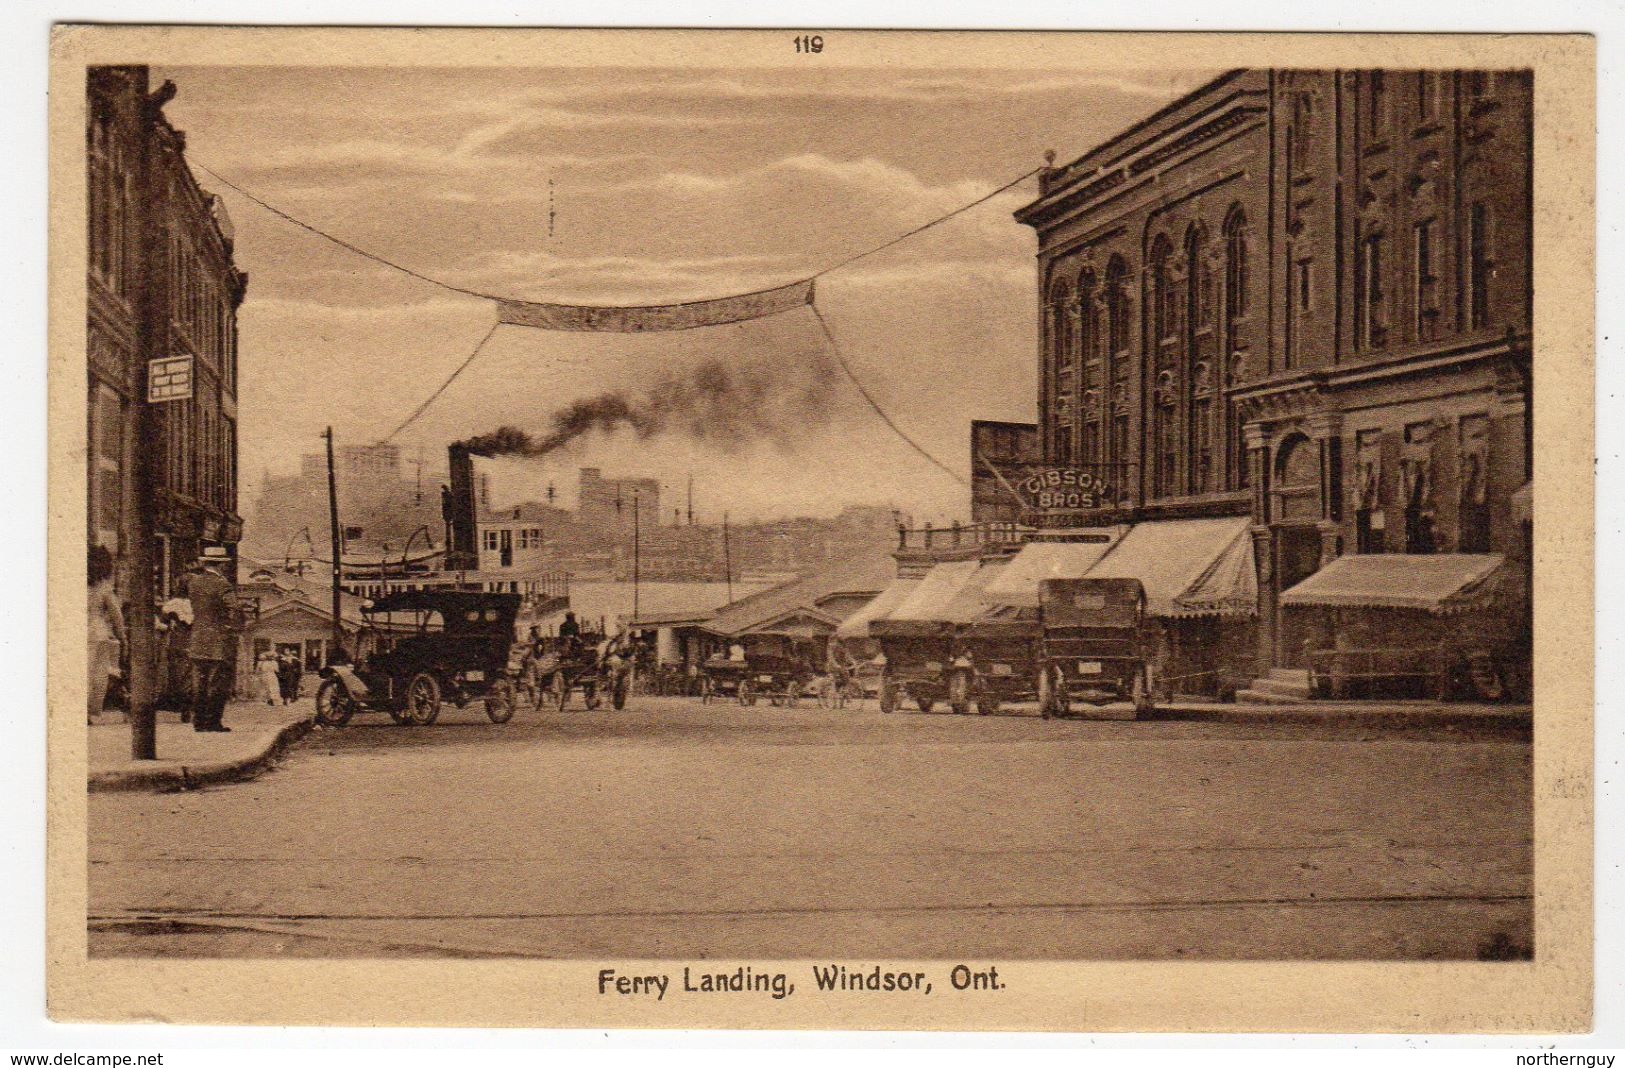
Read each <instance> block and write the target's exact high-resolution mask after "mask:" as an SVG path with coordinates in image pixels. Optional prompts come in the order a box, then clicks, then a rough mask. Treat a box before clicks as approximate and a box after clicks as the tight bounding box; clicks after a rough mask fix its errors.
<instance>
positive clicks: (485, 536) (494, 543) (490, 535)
mask: <svg viewBox="0 0 1625 1068" xmlns="http://www.w3.org/2000/svg"><path fill="white" fill-rule="evenodd" d="M480 537H481V540H483V541H484V543H485V551H486V552H490V553H494V552H496V551H497V547H498V545H499V544H500V542H499V541H498V539H497V532H496V531H494V530H484V531H481V532H480Z"/></svg>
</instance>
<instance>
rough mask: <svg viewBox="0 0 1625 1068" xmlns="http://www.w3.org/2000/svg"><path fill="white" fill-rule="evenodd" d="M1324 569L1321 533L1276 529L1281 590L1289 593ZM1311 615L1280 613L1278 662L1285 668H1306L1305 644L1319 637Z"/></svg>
mask: <svg viewBox="0 0 1625 1068" xmlns="http://www.w3.org/2000/svg"><path fill="white" fill-rule="evenodd" d="M1319 570H1320V530H1319V529H1318V528H1316V527H1314V526H1310V525H1307V524H1305V525H1293V526H1280V527H1276V528H1275V576H1276V581H1277V583H1278V585H1277V586H1276V587H1275V588H1276V589H1277V590H1278V591H1281V592H1283V593H1284V592H1285V591H1287V590H1290V589H1291V588H1292V587H1294V586H1296V585H1297V584H1298V583H1300V582H1302V581H1303V580H1304V579H1306V578H1308V577H1309V576H1310V575H1313V574H1314V573H1315V572H1316V571H1319ZM1308 615H1309V613H1302V612H1279V611H1278V612H1277V616H1276V618H1277V620H1278V623H1277V626H1276V631H1275V663H1276V664H1277V665H1279V666H1281V667H1289V668H1305V667H1308V666H1309V665H1308V663H1307V662H1306V661H1305V659H1304V655H1303V646H1304V642H1306V641H1309V640H1311V639H1313V638H1315V637H1317V635H1316V633H1314V627H1313V624H1312V621H1311V620H1310V619H1308V618H1306V617H1307V616H1308Z"/></svg>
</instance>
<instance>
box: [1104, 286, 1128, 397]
mask: <svg viewBox="0 0 1625 1068" xmlns="http://www.w3.org/2000/svg"><path fill="white" fill-rule="evenodd" d="M1128 316H1129V309H1128V265H1127V264H1125V263H1124V262H1123V258H1122V257H1121V256H1113V257H1112V259H1111V262H1110V263H1108V264H1106V333H1107V338H1106V351H1107V354H1108V356H1109V357H1110V358H1111V360H1112V363H1113V378H1122V377H1127V375H1128V361H1127V360H1125V359H1122V358H1121V357H1123V356H1125V355H1126V354H1127V352H1128V335H1129V330H1128V323H1129V320H1128Z"/></svg>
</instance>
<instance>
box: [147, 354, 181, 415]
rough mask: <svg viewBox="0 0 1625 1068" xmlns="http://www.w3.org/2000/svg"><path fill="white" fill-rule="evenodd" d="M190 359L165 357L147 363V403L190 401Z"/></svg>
mask: <svg viewBox="0 0 1625 1068" xmlns="http://www.w3.org/2000/svg"><path fill="white" fill-rule="evenodd" d="M191 398H192V357H190V356H165V357H163V358H162V359H158V360H148V361H147V403H148V404H159V403H161V402H163V401H177V400H191Z"/></svg>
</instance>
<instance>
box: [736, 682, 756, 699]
mask: <svg viewBox="0 0 1625 1068" xmlns="http://www.w3.org/2000/svg"><path fill="white" fill-rule="evenodd" d="M739 703H740V704H742V705H754V704H755V703H756V688H755V687H754V686H752V685H751V683H750V680H749V679H740V680H739Z"/></svg>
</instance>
